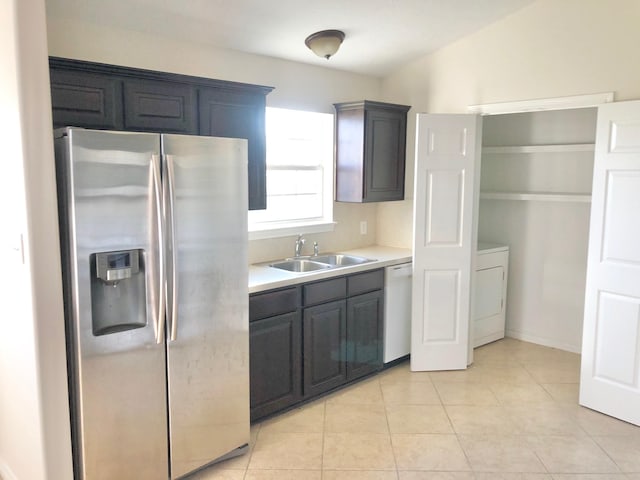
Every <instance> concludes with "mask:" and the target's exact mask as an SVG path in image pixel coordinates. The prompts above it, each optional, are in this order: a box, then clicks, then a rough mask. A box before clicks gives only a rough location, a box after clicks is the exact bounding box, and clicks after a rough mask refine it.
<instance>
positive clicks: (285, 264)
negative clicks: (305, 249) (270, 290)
mask: <svg viewBox="0 0 640 480" xmlns="http://www.w3.org/2000/svg"><path fill="white" fill-rule="evenodd" d="M373 261H374V260H372V259H370V258H364V257H358V256H356V255H345V254H343V253H325V254H323V255H316V256H313V257H300V258H296V257H294V258H287V259H285V260H280V261H277V262H270V263H268V265H269V266H270V267H272V268H278V269H280V270H286V271H288V272H295V273H306V272H315V271H317V270H326V269H328V268H339V267H348V266H350V265H360V264H362V263H367V262H373Z"/></svg>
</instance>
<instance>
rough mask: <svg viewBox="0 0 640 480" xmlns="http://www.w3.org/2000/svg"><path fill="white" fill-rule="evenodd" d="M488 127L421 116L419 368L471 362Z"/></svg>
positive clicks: (415, 341)
mask: <svg viewBox="0 0 640 480" xmlns="http://www.w3.org/2000/svg"><path fill="white" fill-rule="evenodd" d="M481 126H482V123H481V119H480V117H479V116H476V115H431V114H419V115H418V126H417V140H416V142H417V143H416V148H417V152H416V171H415V199H414V202H415V203H414V205H415V206H414V242H413V268H414V273H413V278H414V281H413V295H412V298H413V300H412V321H411V369H412V370H458V369H464V368H467V364H468V363H469V356H470V352H471V350H470V346H469V326H470V324H469V319H470V312H471V308H472V305H473V303H472V297H471V295H472V273H473V271H474V267H475V265H474V264H475V258H474V256H475V252H476V243H477V218H478V195H479V185H480V183H479V182H480V142H481V138H482V135H481V130H482V128H481Z"/></svg>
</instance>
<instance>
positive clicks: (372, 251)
mask: <svg viewBox="0 0 640 480" xmlns="http://www.w3.org/2000/svg"><path fill="white" fill-rule="evenodd" d="M338 253H346V254H348V255H357V256H359V257H366V258H371V259H375V261H373V262H368V263H363V264H360V265H351V266H348V267H340V268H332V269H328V270H319V271H318V270H316V271H314V272H307V273H294V272H288V271H286V270H279V269H277V268H273V267H269V266H267V265H249V293H256V292H262V291H264V290H270V289H272V288H280V287H288V286H291V285H297V284H299V283H304V282H312V281H314V280H320V279H323V278H330V277H336V276H340V275H348V274H351V273H356V272H362V271H365V270H372V269H374V268H382V267H388V266H389V265H397V264H399V263H407V262H410V261H411V260H412V257H411V249H410V248H395V247H383V246H380V245H372V246H370V247H364V248H357V249H355V250H341V251H340V252H338ZM277 260H278V259H274V261H277Z"/></svg>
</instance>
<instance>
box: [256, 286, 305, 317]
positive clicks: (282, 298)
mask: <svg viewBox="0 0 640 480" xmlns="http://www.w3.org/2000/svg"><path fill="white" fill-rule="evenodd" d="M298 304H299V302H298V288H297V287H291V288H285V289H282V290H274V291H270V292H265V293H257V294H255V295H251V296H250V297H249V321H251V322H252V321H254V320H260V319H261V318H267V317H273V316H276V315H281V314H283V313H289V312H294V311H295V310H296V309H297V308H298Z"/></svg>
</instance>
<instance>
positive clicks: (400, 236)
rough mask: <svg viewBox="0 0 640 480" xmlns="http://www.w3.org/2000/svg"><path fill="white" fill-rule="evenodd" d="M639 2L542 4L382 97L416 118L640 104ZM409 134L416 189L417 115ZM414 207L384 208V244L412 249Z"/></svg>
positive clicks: (393, 84) (440, 57)
mask: <svg viewBox="0 0 640 480" xmlns="http://www.w3.org/2000/svg"><path fill="white" fill-rule="evenodd" d="M639 19H640V2H638V0H607V1H603V0H561V1H559V0H539V1H538V2H535V3H534V4H532V5H530V6H529V7H526V8H524V9H522V10H520V11H519V12H516V13H515V14H512V15H510V16H508V17H506V18H505V19H503V20H501V21H499V22H496V23H494V24H493V25H490V26H488V27H486V28H484V29H482V30H480V31H478V32H477V33H475V34H473V35H470V36H467V37H465V38H463V39H461V40H460V41H458V42H455V43H454V44H452V45H450V46H448V47H445V48H443V49H441V50H439V51H438V52H435V53H434V54H432V55H429V56H426V57H424V58H421V59H419V60H417V61H415V62H413V63H411V64H409V65H406V66H405V67H404V68H401V69H399V70H398V71H397V72H395V74H393V75H390V76H389V77H387V78H386V79H384V81H383V97H384V98H386V99H391V98H392V99H393V100H394V101H396V102H398V103H406V104H407V105H412V106H413V109H412V113H414V114H415V112H429V113H464V112H466V109H467V106H468V105H475V104H484V103H495V102H509V101H517V100H529V99H535V98H550V97H562V96H570V95H579V94H588V93H598V92H607V91H613V92H615V98H616V100H628V99H634V98H640V62H639V61H638V51H637V48H638V45H640V29H639V28H638V21H639ZM411 117H412V118H411V120H410V122H409V126H408V129H407V132H408V136H407V189H408V190H411V189H412V188H413V167H412V165H413V161H414V156H415V123H414V118H415V115H412V116H411ZM412 208H413V202H412V201H411V200H409V201H405V202H398V203H393V202H389V203H385V204H381V205H379V207H378V233H377V240H378V242H379V243H382V244H388V245H397V246H406V247H409V246H410V245H411V234H412V231H411V229H412V227H411V225H412V219H411V217H412Z"/></svg>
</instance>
